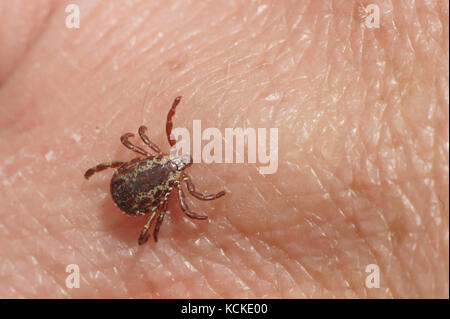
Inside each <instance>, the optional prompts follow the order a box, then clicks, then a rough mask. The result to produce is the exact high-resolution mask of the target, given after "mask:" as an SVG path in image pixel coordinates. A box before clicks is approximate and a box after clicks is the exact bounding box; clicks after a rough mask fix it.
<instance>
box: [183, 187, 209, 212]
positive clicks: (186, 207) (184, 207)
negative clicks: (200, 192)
mask: <svg viewBox="0 0 450 319" xmlns="http://www.w3.org/2000/svg"><path fill="white" fill-rule="evenodd" d="M177 190H178V200H179V202H180V207H181V209H182V210H183V212H184V213H185V214H186V216H188V217H190V218H193V219H207V218H208V216H206V215H200V214H197V213H194V212H191V211H190V210H189V207H188V206H187V204H186V202H185V200H184V199H185V196H184V193H183V190H182V189H181V185H178V186H177Z"/></svg>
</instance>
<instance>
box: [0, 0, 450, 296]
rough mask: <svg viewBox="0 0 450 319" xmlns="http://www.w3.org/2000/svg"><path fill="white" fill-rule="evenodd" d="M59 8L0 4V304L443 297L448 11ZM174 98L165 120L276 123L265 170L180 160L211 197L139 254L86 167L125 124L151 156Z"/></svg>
mask: <svg viewBox="0 0 450 319" xmlns="http://www.w3.org/2000/svg"><path fill="white" fill-rule="evenodd" d="M68 3H69V2H67V3H63V2H59V1H45V0H43V1H33V2H30V1H19V0H15V1H2V2H0V149H1V152H0V179H1V183H0V203H1V208H0V245H1V248H0V297H2V298H20V297H25V298H43V297H44V298H45V297H52V298H78V297H87V298H128V297H133V298H221V297H225V298H241V297H244V298H245V297H250V298H266V297H269V298H329V297H337V298H423V297H437V298H448V297H449V275H448V273H449V263H448V260H449V245H448V244H449V239H448V238H449V237H448V233H449V224H448V222H449V220H448V216H449V199H448V192H449V183H448V180H449V179H448V174H449V173H448V167H449V155H448V154H449V153H448V152H449V149H448V147H449V146H448V145H449V144H448V129H449V125H448V123H449V117H448V109H449V99H448V80H449V77H448V67H449V63H448V58H449V55H448V52H449V51H448V48H449V43H448V36H449V34H448V26H449V25H448V13H449V12H448V2H447V1H428V2H425V1H415V2H413V3H412V4H410V3H409V2H408V3H407V2H405V1H401V2H400V1H398V2H395V3H391V2H389V1H371V2H370V3H376V4H378V5H379V7H380V9H381V21H380V27H379V28H378V29H369V28H367V27H366V26H365V25H364V19H363V17H362V15H361V6H362V4H361V3H360V2H351V1H332V2H328V1H253V2H251V3H250V2H248V1H236V2H231V1H211V2H203V1H195V2H191V1H182V0H174V1H159V0H158V1H142V0H139V1H128V2H127V3H126V4H125V2H123V1H120V2H119V1H101V2H100V1H98V2H97V1H70V3H76V4H78V5H79V6H80V11H81V25H80V28H79V29H68V28H66V27H65V19H66V16H67V15H68V13H66V12H65V7H66V5H67V4H68ZM367 4H368V3H367ZM177 95H181V96H183V99H182V101H181V104H180V105H179V107H178V110H177V113H176V115H175V117H174V126H175V127H177V126H179V127H186V128H188V129H189V130H192V121H193V120H194V119H196V120H201V121H202V127H203V128H207V127H216V128H218V129H219V130H220V131H221V132H224V130H225V128H227V127H233V128H234V127H251V128H278V169H277V171H276V172H275V173H274V174H270V175H261V174H259V172H258V170H257V168H258V167H259V166H261V164H260V163H256V164H251V163H249V164H203V163H202V164H196V165H194V166H193V167H191V168H190V169H189V174H190V175H191V176H192V178H193V180H194V182H195V184H196V186H197V188H198V189H199V190H201V191H204V192H209V193H214V192H217V191H219V190H221V189H223V188H225V189H226V190H227V194H226V195H225V196H224V197H222V198H220V199H217V200H214V201H211V202H201V201H198V200H196V199H193V198H192V197H189V196H188V197H189V201H188V203H189V206H190V208H191V209H192V210H193V211H195V212H198V213H206V214H208V215H209V219H208V220H206V221H196V220H192V219H189V218H188V217H186V216H185V215H183V213H182V212H181V210H180V208H179V205H178V201H177V198H176V196H173V195H174V194H173V195H172V196H171V199H170V204H169V211H170V212H169V213H167V215H166V217H165V220H164V223H163V224H162V227H161V230H160V234H159V241H158V243H157V244H155V243H154V242H153V241H152V240H150V241H149V242H148V243H146V244H145V245H143V246H138V244H137V239H138V236H139V233H140V231H141V229H142V227H143V226H144V224H145V222H146V220H147V217H130V216H127V215H125V214H123V213H121V212H120V210H118V208H116V207H115V206H114V204H113V201H112V199H111V196H110V194H109V181H110V178H111V176H112V174H113V170H112V169H110V170H106V171H104V172H101V173H98V174H96V175H94V176H93V177H92V178H91V179H90V180H89V181H86V180H85V179H84V177H83V174H84V172H85V171H86V169H88V168H90V167H92V166H94V165H96V164H98V163H100V162H106V161H111V160H130V159H132V158H135V157H136V156H137V154H136V153H133V152H132V151H130V150H128V149H126V148H125V147H123V145H122V144H121V143H120V140H119V137H120V136H121V135H122V134H123V133H126V132H133V133H136V132H137V129H138V127H139V126H140V125H142V124H145V125H147V126H148V128H149V130H148V135H149V136H150V138H151V140H152V141H153V142H155V143H156V144H157V145H159V146H160V147H161V148H162V149H163V150H164V151H168V149H169V146H168V143H167V139H166V137H165V118H166V114H167V112H168V110H169V108H170V105H171V103H172V101H173V99H174V98H175V96H177ZM132 141H133V142H135V143H136V144H139V145H142V143H141V142H140V141H139V140H138V138H136V139H132ZM69 264H76V265H78V266H79V270H80V277H81V279H80V287H79V288H73V289H69V288H67V287H66V284H65V283H66V278H67V276H68V275H69V273H68V272H66V267H67V265H69ZM370 264H375V265H378V267H379V271H380V286H379V288H368V287H367V286H366V278H367V276H368V275H369V273H368V272H366V267H367V266H368V265H370Z"/></svg>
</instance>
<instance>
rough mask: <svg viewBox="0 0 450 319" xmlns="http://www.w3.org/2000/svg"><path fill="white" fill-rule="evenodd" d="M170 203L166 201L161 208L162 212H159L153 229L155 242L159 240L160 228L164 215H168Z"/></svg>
mask: <svg viewBox="0 0 450 319" xmlns="http://www.w3.org/2000/svg"><path fill="white" fill-rule="evenodd" d="M168 203H169V201H168V200H165V201H164V204H163V207H162V209H161V212H160V213H159V216H158V220H157V221H156V225H155V229H154V230H153V238H154V239H155V243H156V242H158V233H159V228H160V227H161V224H162V222H163V220H164V216H165V215H166V210H167V204H168Z"/></svg>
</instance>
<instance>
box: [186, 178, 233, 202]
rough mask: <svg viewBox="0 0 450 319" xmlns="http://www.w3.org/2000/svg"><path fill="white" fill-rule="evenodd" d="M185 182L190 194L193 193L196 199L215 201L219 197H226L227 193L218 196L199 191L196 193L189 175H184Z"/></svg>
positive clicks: (223, 192)
mask: <svg viewBox="0 0 450 319" xmlns="http://www.w3.org/2000/svg"><path fill="white" fill-rule="evenodd" d="M183 180H184V182H185V183H186V186H187V188H188V191H189V193H191V195H192V196H194V197H195V198H198V199H200V200H213V199H216V198H219V197H222V196H223V195H225V191H220V192H218V193H217V194H209V195H208V194H202V193H199V192H197V191H195V185H194V183H192V180H191V178H190V177H189V175H187V174H183Z"/></svg>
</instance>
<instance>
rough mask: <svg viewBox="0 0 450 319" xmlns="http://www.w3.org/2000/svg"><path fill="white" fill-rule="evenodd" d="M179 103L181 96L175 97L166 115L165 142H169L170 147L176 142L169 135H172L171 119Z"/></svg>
mask: <svg viewBox="0 0 450 319" xmlns="http://www.w3.org/2000/svg"><path fill="white" fill-rule="evenodd" d="M180 101H181V96H177V97H176V98H175V100H174V101H173V103H172V107H171V108H170V110H169V113H168V114H167V122H166V134H167V140H168V141H169V144H170V146H174V145H175V143H176V141H175V140H173V139H172V138H171V137H170V133H172V126H173V124H172V117H173V116H174V115H175V109H176V108H177V105H178V103H180Z"/></svg>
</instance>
